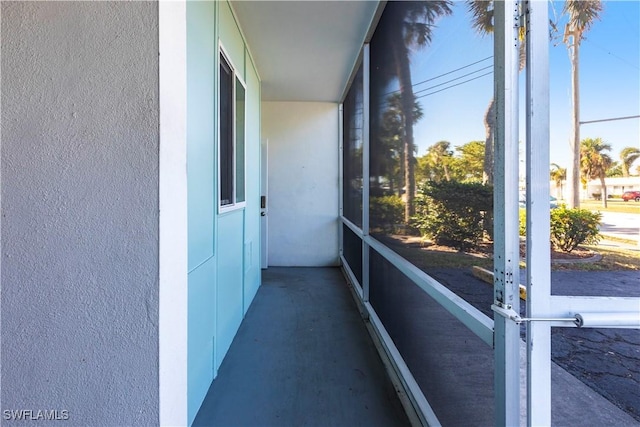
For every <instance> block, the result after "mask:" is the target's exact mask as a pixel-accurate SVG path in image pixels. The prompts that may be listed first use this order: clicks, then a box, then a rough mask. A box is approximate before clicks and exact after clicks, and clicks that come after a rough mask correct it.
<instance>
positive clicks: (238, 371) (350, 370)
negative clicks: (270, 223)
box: [194, 268, 409, 426]
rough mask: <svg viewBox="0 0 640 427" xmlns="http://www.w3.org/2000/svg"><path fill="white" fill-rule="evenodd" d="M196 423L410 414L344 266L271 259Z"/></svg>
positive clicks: (359, 422) (363, 422)
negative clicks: (279, 264)
mask: <svg viewBox="0 0 640 427" xmlns="http://www.w3.org/2000/svg"><path fill="white" fill-rule="evenodd" d="M194 425H195V426H205V425H215V426H303V425H304V426H404V425H409V421H408V419H407V417H406V415H405V413H404V411H403V408H402V406H401V404H400V401H399V400H398V398H397V395H396V394H395V390H394V388H393V386H392V384H391V382H390V380H389V379H388V377H387V375H386V372H385V369H384V367H383V365H382V362H381V360H380V358H379V356H378V354H377V352H376V349H375V347H374V345H373V343H372V341H371V338H370V337H369V335H368V333H367V330H366V327H365V325H364V323H363V321H362V319H361V317H360V314H359V312H358V310H357V308H356V305H355V302H354V301H353V298H352V296H351V295H350V292H349V290H348V288H347V285H346V283H345V280H344V277H343V276H342V274H341V272H340V270H339V269H337V268H269V269H268V270H266V271H264V273H263V285H262V287H261V288H260V290H259V291H258V294H257V296H256V299H255V300H254V302H253V304H252V306H251V307H250V308H249V311H248V312H247V315H246V317H245V319H244V321H243V323H242V325H241V326H240V330H239V331H238V334H237V336H236V338H235V340H234V341H233V344H232V345H231V348H230V350H229V353H228V354H227V356H226V358H225V360H224V361H223V363H222V366H221V367H220V370H219V372H218V377H217V378H216V380H215V381H214V382H213V384H212V385H211V388H210V389H209V392H208V394H207V397H206V399H205V401H204V403H203V405H202V407H201V408H200V411H199V412H198V415H197V417H196V419H195V422H194Z"/></svg>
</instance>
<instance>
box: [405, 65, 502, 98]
mask: <svg viewBox="0 0 640 427" xmlns="http://www.w3.org/2000/svg"><path fill="white" fill-rule="evenodd" d="M490 74H493V71H489V72H488V73H484V74H481V75H479V76H478V77H474V78H472V79H469V80H465V81H463V82H460V83H457V84H454V85H451V86H447V87H445V88H442V89H440V90H436V91H435V92H430V93H426V94H424V95H420V96H417V97H416V98H415V99H420V98H424V97H426V96H429V95H435V94H436V93H439V92H442V91H445V90H447V89H451V88H453V87H456V86H460V85H462V84H465V83H469V82H471V81H473V80H478V79H479V78H481V77H484V76H488V75H490Z"/></svg>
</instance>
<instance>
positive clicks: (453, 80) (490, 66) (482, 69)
mask: <svg viewBox="0 0 640 427" xmlns="http://www.w3.org/2000/svg"><path fill="white" fill-rule="evenodd" d="M492 67H493V65H488V66H486V67H484V68H480V69H477V70H475V71H472V72H470V73H467V74H463V75H461V76H460V77H456V78H454V79H451V80H447V81H446V82H442V83H438V84H437V85H435V86H431V87H428V88H425V89H420V90H419V91H416V92H413V94H414V95H415V94H418V93H420V92H426V91H428V90H431V89H434V88H437V87H438V86H444V85H446V84H447V83H451V82H455V81H456V80H460V79H461V78H464V77H467V76H470V75H472V74H476V73H479V72H480V71H484V70H487V69H489V68H492Z"/></svg>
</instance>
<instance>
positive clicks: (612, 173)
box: [607, 162, 624, 178]
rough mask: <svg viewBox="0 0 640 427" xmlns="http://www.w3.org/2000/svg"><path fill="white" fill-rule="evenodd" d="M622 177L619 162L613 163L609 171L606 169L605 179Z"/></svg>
mask: <svg viewBox="0 0 640 427" xmlns="http://www.w3.org/2000/svg"><path fill="white" fill-rule="evenodd" d="M621 176H624V174H623V173H622V164H621V163H620V162H613V163H612V164H611V166H610V167H609V169H607V178H618V177H621Z"/></svg>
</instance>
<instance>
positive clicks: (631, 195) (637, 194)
mask: <svg viewBox="0 0 640 427" xmlns="http://www.w3.org/2000/svg"><path fill="white" fill-rule="evenodd" d="M622 200H624V201H625V202H628V201H629V200H635V201H636V202H640V191H625V192H624V193H623V194H622Z"/></svg>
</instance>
